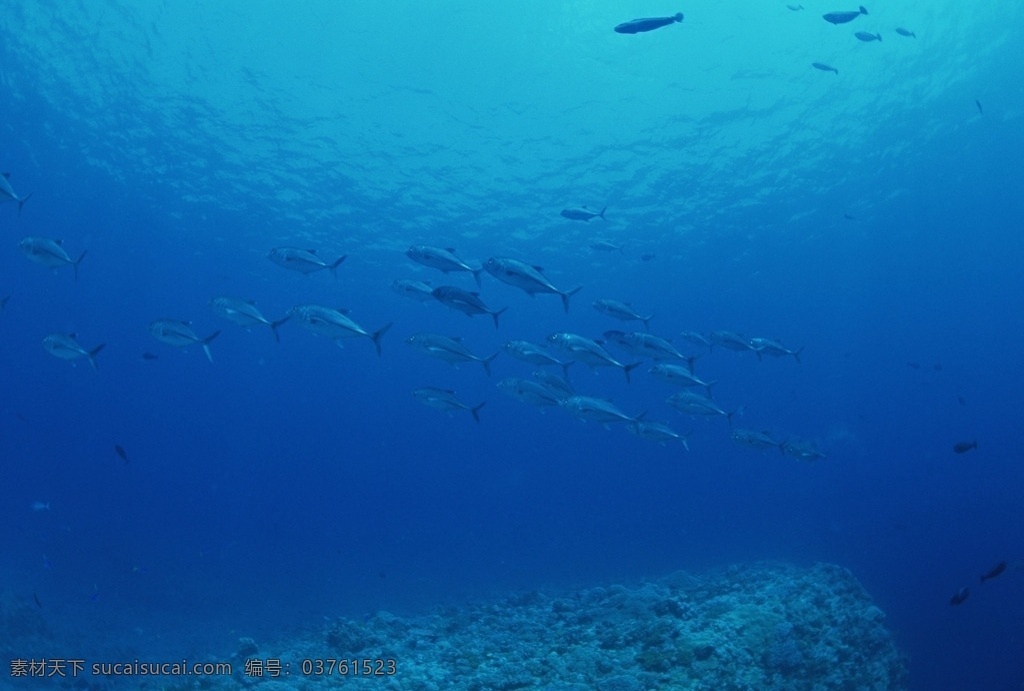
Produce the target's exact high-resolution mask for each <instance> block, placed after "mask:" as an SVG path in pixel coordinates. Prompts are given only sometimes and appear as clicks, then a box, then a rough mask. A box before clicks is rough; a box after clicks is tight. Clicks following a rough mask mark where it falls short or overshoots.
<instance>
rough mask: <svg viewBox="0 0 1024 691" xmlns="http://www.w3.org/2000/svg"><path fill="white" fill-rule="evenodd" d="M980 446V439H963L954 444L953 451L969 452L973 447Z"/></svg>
mask: <svg viewBox="0 0 1024 691" xmlns="http://www.w3.org/2000/svg"><path fill="white" fill-rule="evenodd" d="M976 448H978V441H977V440H974V441H961V442H957V443H956V444H953V451H954V452H956V453H967V452H968V451H970V450H971V449H976Z"/></svg>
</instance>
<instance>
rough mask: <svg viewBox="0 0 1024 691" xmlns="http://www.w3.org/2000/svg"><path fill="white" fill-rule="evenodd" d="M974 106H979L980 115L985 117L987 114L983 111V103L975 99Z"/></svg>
mask: <svg viewBox="0 0 1024 691" xmlns="http://www.w3.org/2000/svg"><path fill="white" fill-rule="evenodd" d="M974 105H976V106H978V112H979V113H980V114H981V115H984V114H985V111H984V110H982V109H981V101H979V100H977V99H975V100H974Z"/></svg>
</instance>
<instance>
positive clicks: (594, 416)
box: [562, 396, 643, 425]
mask: <svg viewBox="0 0 1024 691" xmlns="http://www.w3.org/2000/svg"><path fill="white" fill-rule="evenodd" d="M562 407H563V408H565V409H566V410H567V411H569V412H570V413H571V414H573V415H575V416H576V417H578V418H579V419H581V420H587V421H590V422H599V423H601V424H603V425H606V424H609V423H612V422H627V423H637V422H640V420H641V418H643V413H641V414H640V415H637V416H636V417H630V416H629V415H626V414H625V413H624V412H622V411H621V410H619V409H618V408H616V407H615V406H614V405H613V404H612V403H611V402H610V401H606V400H604V399H603V398H594V397H592V396H570V397H569V398H567V399H565V400H564V401H562Z"/></svg>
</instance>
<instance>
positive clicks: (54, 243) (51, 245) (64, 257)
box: [18, 236, 88, 281]
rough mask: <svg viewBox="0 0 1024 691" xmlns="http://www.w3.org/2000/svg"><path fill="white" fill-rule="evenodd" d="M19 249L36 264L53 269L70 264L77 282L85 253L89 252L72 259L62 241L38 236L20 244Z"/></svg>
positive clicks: (28, 238)
mask: <svg viewBox="0 0 1024 691" xmlns="http://www.w3.org/2000/svg"><path fill="white" fill-rule="evenodd" d="M18 247H20V248H21V251H22V252H23V253H24V254H25V256H26V257H28V258H29V259H31V260H32V261H34V262H35V263H36V264H42V265H43V266H47V267H49V268H51V269H56V268H59V267H61V266H65V265H67V264H70V265H71V266H72V268H74V270H75V280H76V281H77V280H78V265H79V264H81V263H82V260H83V259H85V253H86V252H88V250H82V253H81V254H80V255H78V259H72V258H71V257H69V256H68V253H67V252H66V251H64V247H63V246H62V245H61V241H60V240H51V239H50V238H41V237H36V236H30V237H27V238H25V239H24V240H22V241H21V242H19V243H18Z"/></svg>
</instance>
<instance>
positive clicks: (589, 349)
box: [548, 332, 640, 382]
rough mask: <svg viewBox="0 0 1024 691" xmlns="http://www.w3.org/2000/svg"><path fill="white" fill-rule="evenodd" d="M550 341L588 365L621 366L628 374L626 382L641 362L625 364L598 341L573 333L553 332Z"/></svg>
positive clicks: (624, 372) (549, 337)
mask: <svg viewBox="0 0 1024 691" xmlns="http://www.w3.org/2000/svg"><path fill="white" fill-rule="evenodd" d="M548 342H549V343H552V344H554V345H556V346H558V347H559V348H561V349H562V350H564V351H566V352H568V353H572V355H573V357H575V358H576V359H577V360H579V361H580V362H582V363H583V364H585V365H587V366H588V367H592V368H593V367H619V368H621V369H622V372H623V374H625V375H626V382H629V373H630V372H632V371H633V370H634V369H636V368H637V367H638V366H639V365H640V363H639V362H634V363H632V364H629V365H624V364H623V363H621V362H619V361H618V360H616V359H615V358H613V357H612V356H611V354H609V353H608V351H607V350H605V349H604V348H603V347H602V346H601V344H599V343H598V342H597V341H594V340H592V339H589V338H587V337H586V336H580V335H578V334H573V333H565V332H562V333H553V334H551V335H550V336H548Z"/></svg>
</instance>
